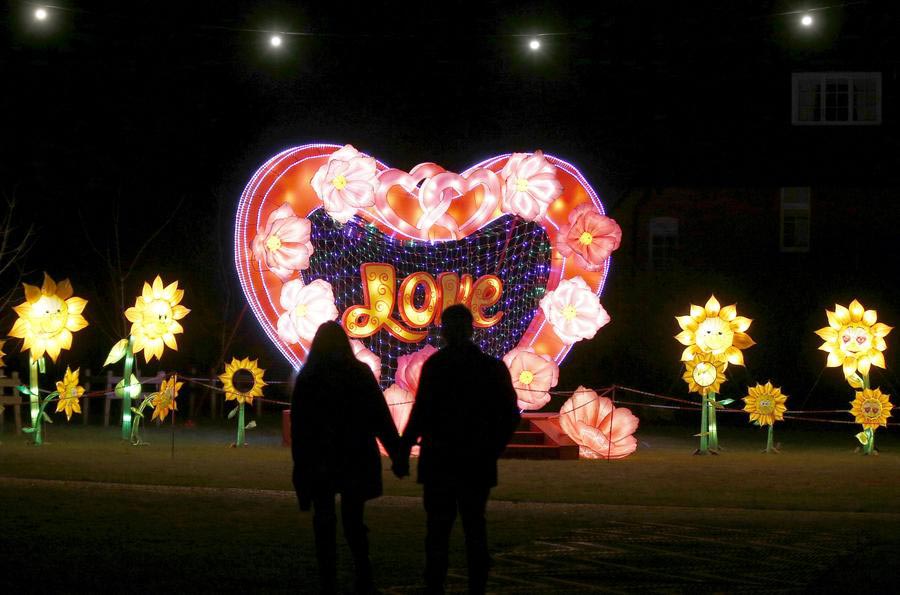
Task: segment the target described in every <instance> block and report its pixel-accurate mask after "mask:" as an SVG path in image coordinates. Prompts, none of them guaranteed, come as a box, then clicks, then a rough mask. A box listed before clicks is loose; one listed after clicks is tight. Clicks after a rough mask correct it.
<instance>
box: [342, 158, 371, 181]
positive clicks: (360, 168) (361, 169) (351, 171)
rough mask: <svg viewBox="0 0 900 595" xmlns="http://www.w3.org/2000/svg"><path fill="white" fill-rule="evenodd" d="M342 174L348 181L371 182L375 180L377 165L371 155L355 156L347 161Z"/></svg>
mask: <svg viewBox="0 0 900 595" xmlns="http://www.w3.org/2000/svg"><path fill="white" fill-rule="evenodd" d="M343 174H344V177H345V178H347V180H348V181H362V182H366V183H368V184H371V183H372V182H374V181H375V176H376V175H377V166H376V164H375V160H374V159H372V158H371V157H357V158H356V159H351V160H350V161H348V162H347V167H346V168H345V169H344V170H343Z"/></svg>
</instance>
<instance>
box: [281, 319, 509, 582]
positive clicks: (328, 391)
mask: <svg viewBox="0 0 900 595" xmlns="http://www.w3.org/2000/svg"><path fill="white" fill-rule="evenodd" d="M472 323H473V320H472V314H471V312H470V311H469V310H468V309H467V308H466V307H465V306H462V305H454V306H450V307H449V308H447V309H446V310H445V311H444V312H443V313H442V315H441V337H442V339H443V341H444V347H443V348H442V349H441V350H440V351H438V352H437V353H435V354H434V355H432V356H431V357H430V358H429V359H428V360H427V361H426V362H425V365H424V367H423V368H422V375H421V379H420V381H419V388H418V391H417V393H416V399H415V404H414V405H413V408H412V412H411V414H410V417H409V422H408V423H407V426H406V429H405V430H404V431H403V435H402V436H400V435H399V434H398V433H397V429H396V427H395V426H394V422H393V419H392V418H391V415H390V412H389V411H388V406H387V403H386V402H385V399H384V396H383V395H382V393H381V389H380V387H379V386H378V383H377V382H376V380H375V377H374V375H373V374H372V371H371V370H370V369H369V368H368V367H367V366H366V365H365V364H362V363H360V362H358V361H357V360H356V358H355V357H354V355H353V351H352V349H351V347H350V342H349V340H348V339H347V336H346V334H345V333H344V330H343V329H342V328H341V327H340V325H338V324H337V323H335V322H327V323H325V324H323V325H322V326H320V327H319V329H318V331H317V332H316V336H315V338H314V339H313V342H312V346H311V348H310V351H309V355H308V358H307V361H306V364H305V365H304V366H303V369H302V370H301V371H300V374H299V376H298V377H297V382H296V384H295V386H294V394H293V400H292V406H291V437H292V454H293V458H294V473H293V480H294V487H295V489H296V491H297V498H298V500H299V502H300V509H301V510H310V508H312V511H313V531H314V534H315V544H316V556H317V559H318V565H319V575H320V587H321V590H322V592H326V593H328V592H335V591H336V590H337V542H336V524H337V516H336V506H335V495H336V494H340V495H341V499H340V507H341V519H342V524H343V529H344V537H345V539H346V540H347V545H348V546H349V548H350V551H351V553H352V556H353V563H354V569H355V575H356V584H355V590H356V592H359V593H373V592H376V589H375V585H374V580H373V573H372V566H371V562H370V561H369V540H368V529H367V527H366V525H365V523H364V521H363V511H364V507H365V502H366V501H367V500H371V499H373V498H377V497H378V496H380V495H381V493H382V479H381V473H382V467H381V456H380V455H379V452H378V446H377V444H376V442H375V438H376V437H377V438H378V439H379V440H380V441H381V443H382V444H383V445H384V447H385V449H386V450H387V451H388V453H389V454H390V456H391V460H392V470H393V472H394V474H395V475H397V477H405V476H407V475H409V453H410V449H411V448H412V446H413V445H415V444H418V445H419V446H420V456H419V465H418V481H419V483H420V484H422V486H423V498H422V500H423V504H424V507H425V513H426V529H425V558H426V559H425V571H424V579H425V588H426V591H427V592H429V593H442V592H443V585H444V580H445V578H446V575H447V563H448V562H447V560H448V555H449V541H450V532H451V530H452V528H453V524H454V522H455V520H456V516H457V513H458V514H459V516H460V518H461V519H462V524H463V530H464V531H465V536H466V556H467V562H468V568H469V574H468V580H469V591H470V592H471V593H483V592H484V590H485V587H486V584H487V577H488V566H489V562H490V556H489V554H488V548H487V532H486V523H485V508H486V505H487V500H488V495H489V493H490V490H491V488H492V487H494V486H495V485H497V459H498V458H499V457H500V455H501V454H502V453H503V450H504V449H505V448H506V444H507V443H508V442H509V439H510V437H511V436H512V434H513V432H514V431H515V428H516V426H517V425H518V423H519V411H518V409H517V408H516V393H515V390H514V389H513V386H512V381H511V379H510V376H509V371H508V370H507V368H506V366H505V365H504V364H503V363H502V362H501V361H499V360H497V359H495V358H493V357H491V356H489V355H486V354H484V353H483V352H482V351H481V350H480V349H479V348H478V346H477V345H475V344H474V343H473V342H472V332H473V324H472Z"/></svg>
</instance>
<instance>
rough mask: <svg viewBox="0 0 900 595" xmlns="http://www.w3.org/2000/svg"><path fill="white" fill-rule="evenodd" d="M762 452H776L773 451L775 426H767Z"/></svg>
mask: <svg viewBox="0 0 900 595" xmlns="http://www.w3.org/2000/svg"><path fill="white" fill-rule="evenodd" d="M764 452H767V453H768V452H778V451H777V450H775V424H774V423H772V424H769V436H768V438H766V450H765V451H764Z"/></svg>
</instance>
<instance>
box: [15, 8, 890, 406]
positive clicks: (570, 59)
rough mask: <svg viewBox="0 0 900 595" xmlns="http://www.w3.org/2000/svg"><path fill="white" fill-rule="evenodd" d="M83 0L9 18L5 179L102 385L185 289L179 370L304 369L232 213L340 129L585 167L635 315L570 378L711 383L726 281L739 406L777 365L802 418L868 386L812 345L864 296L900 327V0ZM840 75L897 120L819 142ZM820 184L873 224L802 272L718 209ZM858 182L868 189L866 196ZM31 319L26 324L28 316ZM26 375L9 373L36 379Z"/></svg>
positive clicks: (449, 150) (431, 151) (386, 140)
mask: <svg viewBox="0 0 900 595" xmlns="http://www.w3.org/2000/svg"><path fill="white" fill-rule="evenodd" d="M59 4H60V5H61V6H63V7H66V8H67V9H66V10H51V18H50V20H49V21H48V22H47V23H46V24H45V25H44V26H41V27H38V26H36V24H35V23H34V22H33V20H32V19H31V12H32V11H33V9H34V6H33V5H31V4H29V3H26V2H9V3H7V4H6V6H5V7H4V8H2V9H0V23H2V27H3V31H4V32H5V33H6V39H5V41H3V43H2V44H0V52H2V53H0V68H2V70H0V72H2V81H3V83H2V93H0V117H2V120H0V130H2V145H0V150H2V154H0V189H2V191H3V193H4V194H6V195H7V196H15V198H16V199H17V201H18V213H17V221H18V222H19V224H20V225H22V226H24V227H27V226H28V225H30V224H31V223H34V225H35V230H34V231H35V235H34V240H33V245H32V248H31V250H30V252H29V253H28V255H27V258H26V259H25V261H24V269H25V277H24V280H26V281H27V282H30V283H34V284H39V283H40V273H41V271H44V270H46V271H47V272H49V273H50V274H51V275H52V276H53V277H54V278H56V279H61V278H65V277H69V278H71V279H72V282H73V284H74V286H75V288H76V294H77V295H82V296H84V297H86V298H88V299H89V300H90V303H89V305H88V307H87V310H86V312H85V314H86V317H87V318H88V320H89V321H90V323H91V326H90V327H88V328H87V329H85V330H83V331H81V332H79V333H77V334H76V335H75V340H74V349H73V350H72V351H71V352H63V355H62V356H61V358H60V363H61V364H62V365H63V366H64V365H65V364H66V363H72V364H73V366H74V365H82V366H83V367H93V368H95V371H96V369H98V368H99V363H100V362H101V361H102V359H103V358H104V356H105V354H106V351H107V350H108V349H109V347H110V346H111V345H112V343H113V342H114V341H115V340H117V339H118V338H120V337H121V336H124V332H125V326H124V321H123V319H122V318H121V317H120V316H119V315H118V312H119V311H120V308H119V307H118V304H120V302H121V301H122V297H121V296H122V295H124V302H125V305H126V306H127V305H130V304H131V303H132V302H133V299H134V296H136V295H137V294H138V292H139V291H140V286H141V284H142V283H143V281H144V280H150V279H152V278H153V276H155V275H156V274H157V273H161V274H162V275H163V277H164V279H165V280H166V281H169V280H171V279H178V280H180V282H181V284H182V286H183V287H184V288H185V290H186V293H185V299H184V302H183V303H184V304H185V305H187V306H188V307H189V308H191V309H192V312H191V314H190V315H189V316H188V317H187V318H186V319H185V321H183V322H184V327H185V334H184V335H179V336H178V341H179V345H180V350H179V352H178V353H177V354H176V353H172V352H171V351H169V350H168V349H167V350H166V353H165V355H164V357H163V363H162V366H161V367H163V368H166V369H182V370H185V369H188V368H189V367H198V368H200V369H206V368H209V367H216V365H217V363H218V362H219V361H221V359H222V357H223V356H227V357H229V358H230V356H231V355H238V356H244V355H251V356H253V357H259V358H260V360H261V361H260V363H261V365H262V366H263V367H266V368H268V369H270V370H272V372H271V376H272V377H278V376H281V377H284V376H285V375H286V374H287V371H288V366H287V364H286V363H285V362H284V361H283V360H282V358H281V357H280V355H279V354H278V352H277V350H276V349H275V348H274V346H272V345H270V344H268V342H267V341H266V340H265V338H264V335H263V333H262V332H261V330H260V329H259V327H258V325H257V323H256V321H255V320H254V319H253V318H252V315H250V314H249V313H248V314H247V315H246V316H244V317H243V318H241V317H240V313H241V309H242V305H243V296H242V295H241V294H240V289H239V286H238V283H237V278H236V275H235V273H234V267H233V264H232V252H231V223H232V218H233V214H234V212H235V210H236V206H237V201H238V197H239V195H240V192H241V190H242V189H243V186H244V184H245V183H246V182H247V181H248V180H249V178H250V176H251V175H252V174H253V172H254V171H255V169H256V168H257V167H258V166H259V165H260V164H261V163H262V162H263V161H264V160H265V159H267V158H268V157H269V156H271V155H272V154H274V153H276V152H278V151H279V150H281V149H284V148H285V147H288V146H291V145H299V144H303V143H307V142H314V141H325V142H334V143H351V144H353V145H354V146H356V147H357V148H358V149H360V150H362V151H364V152H366V153H369V154H371V155H374V156H377V157H378V158H379V159H381V160H382V161H384V162H386V163H388V164H390V165H393V166H396V167H400V168H405V169H406V168H409V167H411V166H413V165H415V164H416V163H419V162H421V161H435V162H437V163H440V164H441V165H443V166H445V167H447V168H448V169H451V170H455V171H461V170H463V169H465V168H466V167H468V166H469V165H471V164H473V163H476V162H478V161H480V160H482V159H484V158H486V157H489V156H492V155H495V154H499V153H505V152H510V151H532V150H534V149H538V148H540V149H543V150H545V151H546V152H548V153H551V154H554V155H556V156H559V157H561V158H563V159H566V160H568V161H570V162H572V163H573V164H575V165H576V166H578V167H579V168H580V169H581V170H582V171H583V172H584V174H585V175H586V177H587V178H588V180H589V181H590V182H591V183H592V184H593V185H594V187H595V188H596V189H597V191H598V192H599V194H600V195H601V198H602V199H603V200H604V202H605V203H606V205H607V206H608V208H609V210H610V213H611V215H612V216H613V217H615V218H617V219H620V220H621V221H623V227H624V229H623V231H624V233H625V239H624V241H623V245H622V248H621V250H620V254H617V255H616V256H615V257H614V264H613V270H612V274H611V277H610V279H609V282H608V286H607V287H608V289H607V292H606V293H605V294H604V298H603V302H604V304H605V306H606V308H607V309H608V310H609V311H610V314H611V315H612V318H613V323H612V324H610V326H609V327H607V328H606V329H604V330H603V331H601V332H600V333H598V336H597V338H595V339H594V340H592V341H589V342H583V343H579V344H578V345H577V346H576V347H575V349H574V350H573V352H572V353H571V354H570V357H569V359H568V360H566V362H565V363H564V364H563V366H562V377H561V383H560V388H563V389H571V388H574V387H575V386H577V385H578V384H585V385H589V386H601V385H608V384H610V383H613V382H618V383H622V384H630V385H634V386H638V387H640V388H645V389H649V390H653V391H661V392H667V391H668V392H673V393H678V394H683V393H684V385H683V383H681V382H680V380H679V376H680V373H679V362H678V356H679V354H680V352H681V349H682V347H681V346H679V345H678V344H677V343H676V342H675V341H674V340H673V339H671V337H672V335H674V334H675V333H676V332H677V331H678V329H677V326H676V325H675V323H674V319H673V317H674V316H675V315H677V314H684V313H687V310H688V305H689V303H691V302H694V303H699V304H702V303H703V302H705V300H706V298H707V297H708V296H709V294H710V293H716V294H717V295H718V296H719V297H720V298H721V300H722V302H723V304H724V303H732V302H735V301H737V302H738V304H739V312H740V313H741V314H743V315H747V316H750V317H752V318H754V319H755V320H756V322H754V325H753V326H752V327H751V329H750V335H751V336H752V337H753V338H754V339H755V340H756V341H757V343H758V344H759V345H757V346H756V347H753V348H752V349H751V350H748V351H747V352H746V353H745V357H746V359H747V361H748V366H747V370H734V371H733V374H734V376H733V380H734V382H731V383H729V385H727V386H728V387H729V388H728V390H726V391H725V392H726V393H727V392H729V391H730V392H733V393H735V395H737V393H740V392H741V391H743V390H744V388H743V387H745V386H746V382H747V381H750V380H754V381H755V380H760V381H765V380H766V379H767V378H768V377H773V379H774V380H775V381H776V383H777V384H782V385H784V387H785V392H787V393H788V394H791V395H792V396H795V397H796V398H797V400H798V402H805V400H810V402H815V401H820V402H822V403H825V402H829V401H835V402H840V401H843V400H846V399H847V398H848V394H849V393H848V389H847V387H846V385H845V384H843V383H842V380H841V378H840V372H839V371H837V370H827V371H825V372H824V373H822V367H823V364H824V360H825V354H823V353H821V352H817V351H816V350H815V348H816V347H817V346H818V341H817V338H816V337H815V336H814V335H812V331H813V330H815V329H817V328H820V327H821V326H825V323H826V321H825V316H824V308H826V307H829V308H831V307H833V304H834V302H835V301H839V302H840V303H843V304H845V305H846V304H847V303H848V302H849V301H850V299H852V298H853V297H859V299H861V300H862V301H863V303H864V304H865V305H866V307H876V308H878V310H879V315H880V316H879V319H880V320H883V321H885V322H887V323H888V324H891V323H892V322H896V321H898V320H900V308H898V307H897V305H896V304H897V297H898V296H897V291H896V281H895V277H896V274H897V271H898V270H900V269H898V267H897V264H898V262H897V257H896V256H895V251H896V248H895V245H896V241H897V235H896V221H897V214H898V207H897V199H896V196H897V194H896V193H895V192H894V189H897V188H898V187H900V183H898V181H900V180H898V178H900V173H898V172H900V167H898V166H900V163H898V154H900V142H898V135H897V127H896V122H897V119H896V113H895V109H896V106H897V101H896V97H897V95H896V88H897V69H898V56H900V47H898V41H897V35H898V34H897V27H898V20H897V18H896V17H897V12H898V9H897V7H896V3H893V2H850V3H844V4H840V3H838V2H821V3H819V4H822V5H832V4H834V5H837V6H834V7H832V8H829V9H827V10H823V11H820V12H816V13H814V14H815V16H816V19H817V25H816V27H815V28H814V29H813V30H801V29H800V27H799V26H798V24H797V20H798V18H799V15H797V14H793V13H791V11H795V10H797V9H800V8H806V7H807V6H808V5H807V4H804V3H802V2H787V1H743V0H729V1H725V2H689V3H688V2H669V3H661V2H646V1H621V2H615V1H613V2H596V3H581V2H556V3H553V2H516V3H498V2H479V3H470V4H465V3H449V2H448V3H425V2H418V3H402V2H399V3H398V2H390V3H387V2H385V3H379V2H367V3H325V2H313V3H297V2H222V1H217V2H213V1H198V2H165V1H157V2H127V3H121V2H116V3H112V2H90V3H74V2H63V3H59ZM784 13H791V14H784ZM256 29H258V30H280V31H296V32H309V33H313V35H288V36H285V45H284V46H283V47H282V48H280V50H279V51H272V50H271V49H270V48H269V47H268V36H267V35H266V34H264V33H261V32H257V31H252V30H256ZM533 33H554V35H547V36H544V37H542V38H541V42H542V44H543V47H542V49H541V51H540V52H537V53H533V52H529V51H528V50H527V48H526V43H527V40H528V37H527V36H521V35H522V34H533ZM816 70H827V71H880V72H882V76H883V123H882V125H880V126H873V127H865V129H861V128H860V127H852V126H851V127H844V128H841V129H836V128H834V127H830V128H816V129H804V130H798V129H797V127H792V126H791V125H790V80H791V78H790V75H791V72H794V71H816ZM793 185H802V186H814V187H817V188H822V189H825V190H827V191H828V192H830V193H831V196H836V197H838V198H836V199H835V200H837V201H838V202H840V201H841V200H844V201H845V202H847V201H855V203H854V204H855V205H856V207H857V208H856V209H855V210H854V211H853V213H854V214H852V215H848V214H847V213H845V212H841V213H831V214H830V213H829V212H828V210H827V209H823V210H820V211H817V212H816V215H815V216H816V217H818V218H817V219H815V222H816V223H815V225H814V230H813V234H814V240H815V242H816V243H815V247H826V246H827V247H828V250H825V251H819V252H817V251H816V250H811V252H810V253H809V254H808V255H805V256H803V257H802V258H800V259H796V258H795V259H793V260H790V261H786V260H783V259H782V260H772V259H771V258H769V256H767V254H768V253H767V252H764V251H763V252H761V251H758V250H756V249H754V247H753V246H752V245H749V244H747V243H746V241H745V238H742V239H741V241H739V242H736V241H734V240H735V237H736V236H735V234H736V233H737V232H739V231H740V230H741V229H744V228H745V227H746V225H747V224H750V225H752V222H753V218H754V217H762V216H763V215H762V214H761V212H760V211H758V210H754V209H753V208H747V209H744V208H742V205H745V206H752V205H750V201H752V200H754V198H753V197H754V196H755V195H754V194H753V193H747V194H745V195H742V194H741V193H740V192H736V193H732V196H731V198H730V199H729V200H726V201H719V200H715V199H714V198H711V194H714V192H713V190H712V189H716V188H771V189H773V192H776V191H777V187H780V186H793ZM667 187H680V188H694V189H698V190H697V192H693V193H688V194H689V197H688V198H687V199H685V201H683V202H684V204H683V209H684V210H685V212H687V213H692V212H694V213H697V215H698V216H697V217H696V218H695V219H694V221H695V222H696V223H697V224H695V225H693V226H687V227H685V229H684V231H683V232H682V239H681V241H682V243H685V244H690V245H692V246H693V248H694V249H693V250H685V251H684V252H683V254H684V258H683V261H682V262H680V263H679V266H678V267H676V268H675V269H674V270H672V271H669V272H667V273H665V274H659V273H652V272H650V271H648V270H647V269H646V267H645V266H643V265H642V263H641V258H640V254H639V251H638V250H637V245H638V242H640V241H641V239H640V235H639V234H638V233H637V230H632V229H629V228H627V227H625V225H624V221H626V220H629V217H630V216H631V215H634V212H633V211H634V201H633V200H631V201H630V197H631V198H633V197H635V196H643V195H646V193H647V192H648V191H653V190H660V189H663V188H667ZM845 189H853V192H851V193H850V194H848V195H847V196H850V197H855V198H846V199H841V198H840V197H841V196H844V194H843V191H844V190H845ZM742 196H743V197H744V198H742ZM742 201H745V202H744V203H742ZM0 208H3V207H0ZM701 223H702V224H701ZM816 226H818V227H816ZM817 230H818V231H817ZM688 231H689V232H690V235H684V234H687V233H688ZM157 232H158V234H157ZM155 234H156V235H155ZM816 234H818V236H816ZM776 241H777V237H776ZM145 244H146V248H145V249H144V250H143V251H141V247H142V246H145ZM117 247H118V253H119V254H120V255H121V261H122V263H123V266H122V270H123V271H127V270H128V269H129V268H131V271H130V272H129V273H128V274H127V275H122V274H120V273H119V271H118V267H117V266H116V257H115V254H116V252H117ZM698 254H699V255H703V258H702V261H698V260H696V257H697V255H698ZM107 255H109V256H107ZM620 255H621V257H620ZM717 255H718V256H717ZM773 258H774V257H773ZM698 262H699V264H698ZM110 263H111V264H112V265H113V266H112V267H110ZM123 276H124V277H125V278H124V281H122V280H121V278H122V277H123ZM2 282H3V283H4V288H5V287H8V286H10V285H11V284H13V283H15V282H16V279H15V278H8V279H3V280H2ZM117 296H118V297H117ZM117 300H118V301H117ZM20 301H21V299H16V300H15V302H14V303H19V302H20ZM12 320H13V314H12V312H11V310H9V309H7V310H6V311H4V312H0V325H2V326H0V328H3V329H8V328H9V327H11V325H12ZM234 329H236V332H234V337H233V341H231V342H229V338H230V337H231V335H232V331H233V330H234ZM894 339H896V337H895V336H893V335H891V336H889V337H888V343H889V346H890V344H891V343H892V342H893V340H894ZM16 343H17V342H16V341H12V342H10V343H8V344H7V348H6V351H7V352H10V353H14V352H15V351H17V349H18V345H17V344H16ZM894 351H895V349H894V348H892V347H889V350H888V352H887V354H886V355H887V358H888V374H883V375H878V374H875V375H873V379H874V380H876V381H878V382H876V383H880V384H882V386H883V387H884V388H886V389H890V387H891V386H893V385H895V384H897V383H896V379H895V377H894V376H893V374H892V372H891V367H892V366H893V363H894V361H895V359H894V357H893V352H894ZM26 361H27V360H26V358H25V356H24V355H10V356H8V357H7V363H8V365H9V366H10V367H13V368H15V367H17V366H18V367H19V368H20V369H23V370H24V369H25V367H26V365H25V362H26ZM87 362H92V363H93V364H94V365H93V366H90V364H88V363H87ZM155 365H156V364H154V365H153V366H149V367H150V368H151V369H152V368H153V367H155ZM820 373H821V378H820ZM742 394H743V393H742ZM789 405H790V403H789Z"/></svg>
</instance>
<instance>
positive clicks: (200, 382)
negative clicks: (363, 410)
mask: <svg viewBox="0 0 900 595" xmlns="http://www.w3.org/2000/svg"><path fill="white" fill-rule="evenodd" d="M173 376H177V377H178V379H179V380H182V381H185V382H189V383H191V384H193V385H197V386H201V387H203V388H206V389H209V390H212V391H215V392H217V393H225V390H224V389H222V388H220V387H218V386H216V385H214V384H209V382H208V381H209V380H210V379H209V378H197V377H191V376H178V375H177V374H173ZM170 378H171V376H170ZM160 379H161V377H159V376H155V377H152V378H150V379H148V380H160ZM142 384H143V383H137V384H128V385H122V386H118V387H116V388H114V389H113V390H105V389H103V390H96V391H88V392H85V393H83V394H82V395H81V396H78V397H74V396H68V397H63V396H60V397H58V400H59V401H67V400H71V399H82V398H97V397H106V396H110V395H113V396H114V395H116V393H117V392H118V391H119V390H124V389H128V388H132V387H141V386H142ZM266 384H267V385H271V384H288V381H275V382H267V383H266ZM23 386H24V385H23ZM26 388H27V387H26ZM516 390H518V391H523V390H524V391H528V392H541V393H545V392H546V393H550V394H551V395H555V396H567V395H568V396H570V397H571V396H572V395H574V394H576V393H579V392H580V393H582V394H583V393H584V391H585V390H592V389H581V391H579V390H578V389H576V390H571V391H538V390H533V389H516ZM617 391H624V392H627V393H632V394H635V395H641V396H644V397H648V398H652V399H659V400H662V401H668V402H674V403H679V405H662V404H658V403H639V402H635V401H622V400H619V399H616V392H617ZM38 392H39V393H43V394H45V395H48V394H51V393H53V392H55V391H49V390H46V389H38ZM594 392H595V393H596V396H595V397H591V398H590V399H589V400H588V401H587V402H585V403H581V404H579V405H577V406H575V407H572V408H571V409H566V410H565V412H564V413H566V414H569V413H571V412H573V411H577V410H578V409H581V408H583V407H587V406H589V405H591V404H592V403H593V402H594V401H596V400H598V399H600V398H609V396H610V393H612V395H611V401H612V402H613V404H615V405H627V406H629V407H647V408H651V409H667V410H673V411H699V410H700V409H701V408H702V405H701V404H700V403H698V402H696V401H690V400H687V399H681V398H678V397H672V396H669V395H663V394H659V393H654V392H650V391H645V390H640V389H636V388H631V387H628V386H620V385H617V384H615V385H612V386H610V387H606V388H601V389H599V390H595V391H594ZM28 394H30V392H29V393H28ZM254 400H255V401H261V402H263V403H270V404H272V405H278V406H281V407H290V406H291V402H290V401H282V400H278V399H268V398H265V397H255V398H254ZM414 403H415V400H411V401H402V402H399V403H388V404H387V405H388V407H399V406H402V405H412V404H414ZM613 412H614V411H613ZM716 412H717V413H746V412H745V411H744V410H743V409H735V408H732V409H728V408H726V407H721V408H717V409H716ZM560 413H563V411H562V410H560ZM838 413H841V414H848V413H850V411H849V410H847V409H810V410H796V411H795V410H789V411H788V412H786V413H785V415H784V419H785V420H792V421H808V422H815V423H831V424H842V425H859V424H858V422H856V421H849V420H838V419H827V418H821V417H805V416H807V415H822V414H838ZM801 416H803V417H801ZM897 425H900V422H894V423H888V424H887V426H890V427H893V426H897Z"/></svg>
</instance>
